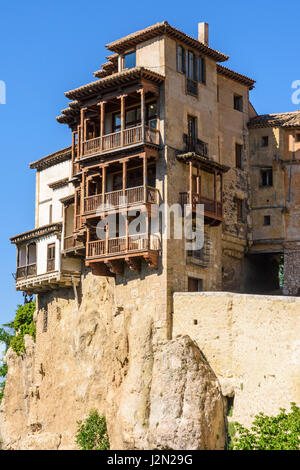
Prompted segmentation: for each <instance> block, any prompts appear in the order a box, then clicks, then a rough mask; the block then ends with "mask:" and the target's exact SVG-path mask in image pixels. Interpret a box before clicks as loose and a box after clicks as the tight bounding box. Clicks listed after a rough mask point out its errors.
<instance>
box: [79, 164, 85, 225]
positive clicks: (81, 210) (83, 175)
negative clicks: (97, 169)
mask: <svg viewBox="0 0 300 470" xmlns="http://www.w3.org/2000/svg"><path fill="white" fill-rule="evenodd" d="M84 200H85V171H84V170H82V181H81V194H80V227H81V225H82V224H81V217H82V214H83V213H84Z"/></svg>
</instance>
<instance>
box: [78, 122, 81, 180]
mask: <svg viewBox="0 0 300 470" xmlns="http://www.w3.org/2000/svg"><path fill="white" fill-rule="evenodd" d="M77 136H78V137H77V159H78V160H79V158H80V148H81V135H80V126H78V127H77ZM77 168H78V167H77ZM77 171H78V170H77Z"/></svg>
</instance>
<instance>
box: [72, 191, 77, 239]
mask: <svg viewBox="0 0 300 470" xmlns="http://www.w3.org/2000/svg"><path fill="white" fill-rule="evenodd" d="M77 196H78V191H77V190H76V189H75V194H74V220H73V228H74V232H75V230H76V219H77V215H78V214H77Z"/></svg>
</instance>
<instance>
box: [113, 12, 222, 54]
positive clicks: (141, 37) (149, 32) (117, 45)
mask: <svg viewBox="0 0 300 470" xmlns="http://www.w3.org/2000/svg"><path fill="white" fill-rule="evenodd" d="M163 34H165V35H167V36H169V37H172V38H173V39H176V40H178V41H181V42H182V43H184V44H186V45H187V46H189V47H192V48H194V49H196V50H197V51H199V52H200V53H202V54H204V55H207V56H209V57H211V58H213V59H215V60H216V61H217V62H225V61H226V60H228V59H229V57H228V56H227V55H225V54H222V53H221V52H219V51H216V50H215V49H212V48H211V47H209V46H207V45H206V44H204V43H202V42H200V41H198V40H197V39H195V38H193V37H191V36H189V35H187V34H185V33H183V32H182V31H180V30H179V29H176V28H174V27H173V26H171V25H170V24H169V23H168V22H167V21H163V22H161V23H156V24H154V25H152V26H149V27H148V28H145V29H142V30H140V31H137V32H135V33H132V34H129V35H128V36H125V37H123V38H121V39H118V40H116V41H113V42H111V43H109V44H107V45H106V48H107V49H108V50H110V51H112V52H115V53H118V54H120V53H122V52H125V51H126V50H128V49H130V48H132V47H135V46H137V45H138V44H140V43H142V42H144V41H148V40H149V39H152V38H155V37H157V36H160V35H163Z"/></svg>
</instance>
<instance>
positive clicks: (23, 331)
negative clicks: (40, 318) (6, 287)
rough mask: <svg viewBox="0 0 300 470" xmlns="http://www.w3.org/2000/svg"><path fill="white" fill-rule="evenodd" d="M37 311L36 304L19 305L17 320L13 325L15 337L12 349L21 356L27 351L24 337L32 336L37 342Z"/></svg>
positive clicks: (11, 344) (11, 343)
mask: <svg viewBox="0 0 300 470" xmlns="http://www.w3.org/2000/svg"><path fill="white" fill-rule="evenodd" d="M34 311H35V302H29V303H28V304H25V305H19V306H18V308H17V311H16V316H15V319H14V321H13V323H12V325H13V328H14V331H15V336H13V337H12V339H11V342H10V347H11V348H12V349H13V350H14V351H15V352H16V353H17V354H18V355H20V354H21V353H22V352H24V351H25V343H24V336H25V335H30V336H32V338H33V339H34V340H35V335H36V330H35V324H34V322H33V315H34Z"/></svg>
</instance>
